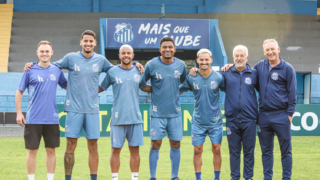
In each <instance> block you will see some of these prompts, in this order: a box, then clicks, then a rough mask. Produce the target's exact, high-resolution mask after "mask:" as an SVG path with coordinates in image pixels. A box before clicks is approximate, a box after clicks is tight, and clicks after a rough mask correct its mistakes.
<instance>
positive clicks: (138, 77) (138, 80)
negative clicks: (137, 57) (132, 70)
mask: <svg viewBox="0 0 320 180" xmlns="http://www.w3.org/2000/svg"><path fill="white" fill-rule="evenodd" d="M133 79H134V81H135V82H137V83H139V82H140V76H139V75H138V74H135V75H134V77H133Z"/></svg>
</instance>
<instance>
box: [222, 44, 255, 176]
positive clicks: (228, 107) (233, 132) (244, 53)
mask: <svg viewBox="0 0 320 180" xmlns="http://www.w3.org/2000/svg"><path fill="white" fill-rule="evenodd" d="M248 59H249V54H248V48H247V47H245V46H243V45H238V46H236V47H235V48H234V49H233V61H234V66H232V67H231V68H230V70H229V71H226V72H221V74H222V75H223V77H224V78H225V81H226V98H225V104H224V105H225V116H226V118H227V122H226V127H227V138H228V144H229V153H230V168H231V178H232V179H233V180H239V179H240V155H241V146H243V156H244V168H243V177H244V178H245V179H251V178H252V177H253V167H254V148H255V143H256V119H257V117H258V103H257V96H256V92H255V88H256V89H258V85H259V84H258V72H257V71H256V70H255V69H251V67H250V66H249V65H248V64H246V63H247V61H248Z"/></svg>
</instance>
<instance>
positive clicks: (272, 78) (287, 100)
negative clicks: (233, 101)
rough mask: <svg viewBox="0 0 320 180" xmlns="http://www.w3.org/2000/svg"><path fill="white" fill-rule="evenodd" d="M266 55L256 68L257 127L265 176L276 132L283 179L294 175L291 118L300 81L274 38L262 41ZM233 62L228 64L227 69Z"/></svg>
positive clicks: (269, 175) (270, 173) (269, 174)
mask: <svg viewBox="0 0 320 180" xmlns="http://www.w3.org/2000/svg"><path fill="white" fill-rule="evenodd" d="M263 53H264V55H265V56H266V57H267V59H265V60H261V61H260V62H258V63H257V64H256V65H255V66H254V69H256V70H257V72H258V77H259V115H258V125H257V131H258V136H259V141H260V146H261V151H262V164H263V173H264V179H272V176H273V147H274V135H275V134H276V135H277V137H278V140H279V144H280V150H281V162H282V179H284V180H287V179H290V178H291V175H292V147H291V125H290V124H291V122H292V115H293V113H294V111H295V105H296V100H297V95H296V93H297V81H296V73H295V70H294V69H293V67H292V66H291V65H290V64H289V63H288V62H286V61H284V60H283V59H282V58H281V57H280V56H279V53H280V47H279V45H278V42H277V41H276V40H275V39H267V40H265V41H264V42H263ZM230 67H232V64H227V65H225V66H224V67H223V68H222V70H223V71H227V70H228V69H229V68H230Z"/></svg>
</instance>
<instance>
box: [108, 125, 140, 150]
mask: <svg viewBox="0 0 320 180" xmlns="http://www.w3.org/2000/svg"><path fill="white" fill-rule="evenodd" d="M110 138H111V146H112V147H113V148H122V147H123V144H124V142H125V140H126V138H127V140H128V145H129V146H132V147H136V146H143V145H144V143H143V128H142V124H130V125H115V126H113V125H111V131H110Z"/></svg>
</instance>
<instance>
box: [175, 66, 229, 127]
mask: <svg viewBox="0 0 320 180" xmlns="http://www.w3.org/2000/svg"><path fill="white" fill-rule="evenodd" d="M219 88H220V89H222V90H224V89H225V83H224V78H223V76H222V75H221V74H219V73H217V72H215V71H212V73H211V74H210V76H208V77H206V78H204V77H203V76H201V74H200V73H199V72H198V73H197V76H195V77H193V76H187V78H186V80H185V81H184V82H183V84H182V85H180V91H184V92H186V91H188V90H189V89H192V91H193V94H194V111H193V118H192V123H193V124H195V125H196V126H198V127H200V128H204V129H211V128H215V127H218V126H221V125H222V116H221V110H220V103H219V97H220V92H219Z"/></svg>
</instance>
